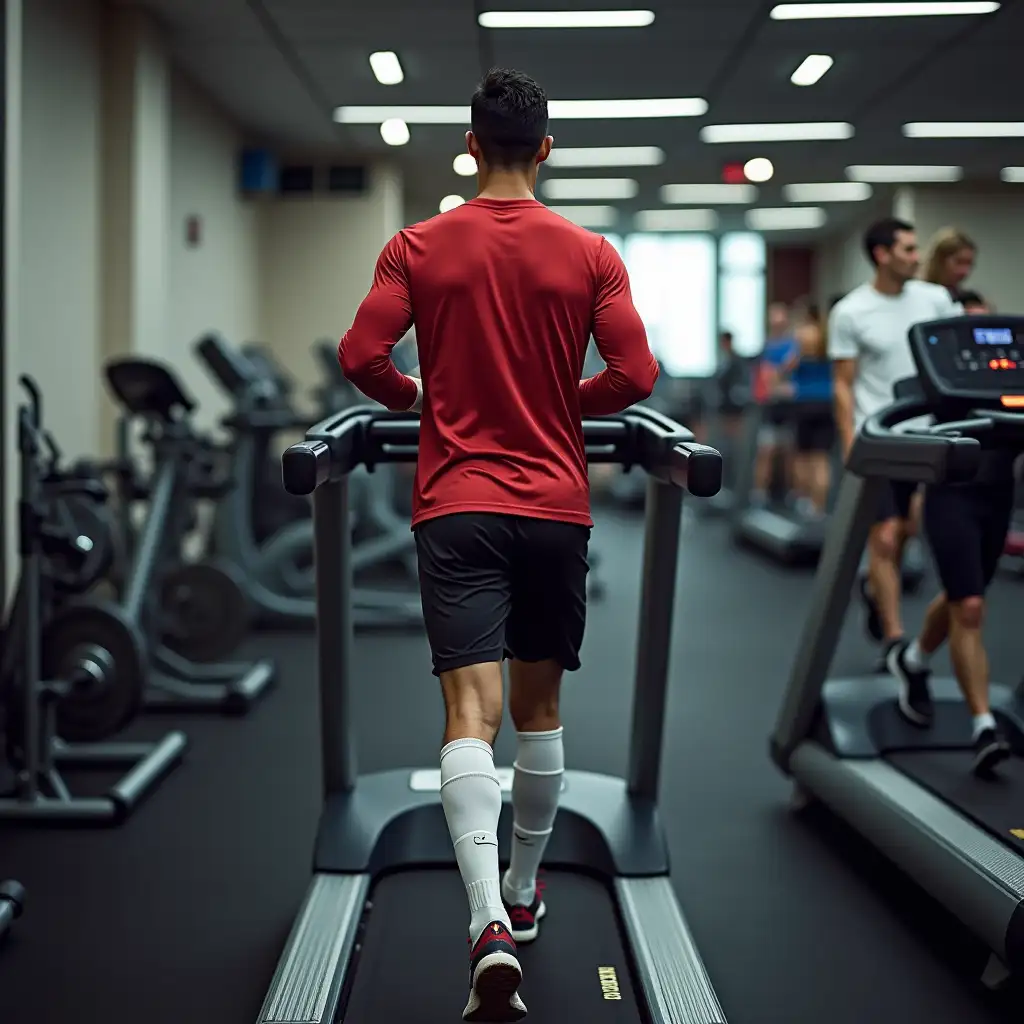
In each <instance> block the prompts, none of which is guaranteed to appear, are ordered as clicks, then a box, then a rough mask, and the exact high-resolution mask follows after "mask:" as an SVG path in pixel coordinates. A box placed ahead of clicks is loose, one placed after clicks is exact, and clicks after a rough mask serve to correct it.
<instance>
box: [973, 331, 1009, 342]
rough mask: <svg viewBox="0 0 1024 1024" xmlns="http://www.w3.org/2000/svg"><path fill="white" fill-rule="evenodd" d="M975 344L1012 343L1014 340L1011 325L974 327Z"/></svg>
mask: <svg viewBox="0 0 1024 1024" xmlns="http://www.w3.org/2000/svg"><path fill="white" fill-rule="evenodd" d="M973 333H974V344H975V345H1012V344H1013V342H1014V338H1013V328H1011V327H975V328H974V331H973Z"/></svg>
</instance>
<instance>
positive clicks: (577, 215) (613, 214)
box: [548, 206, 619, 228]
mask: <svg viewBox="0 0 1024 1024" xmlns="http://www.w3.org/2000/svg"><path fill="white" fill-rule="evenodd" d="M548 209H549V210H551V211H552V212H553V213H557V214H558V215H559V216H561V217H564V218H565V219H566V220H571V221H572V222H573V224H579V226H580V227H581V228H610V227H613V226H614V225H615V223H616V221H617V220H618V216H619V215H618V211H617V210H616V209H615V207H614V206H549V207H548Z"/></svg>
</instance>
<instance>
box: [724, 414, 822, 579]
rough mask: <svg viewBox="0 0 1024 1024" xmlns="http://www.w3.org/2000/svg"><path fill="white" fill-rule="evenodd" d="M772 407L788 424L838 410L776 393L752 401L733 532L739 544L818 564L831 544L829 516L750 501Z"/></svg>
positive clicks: (739, 458)
mask: <svg viewBox="0 0 1024 1024" xmlns="http://www.w3.org/2000/svg"><path fill="white" fill-rule="evenodd" d="M766 409H771V410H773V411H774V412H775V415H776V417H778V419H780V420H785V422H787V423H789V422H794V423H795V422H796V421H797V420H799V419H800V418H802V417H804V416H820V415H822V414H827V415H829V416H831V415H832V404H831V403H830V402H800V401H795V400H793V399H791V398H776V399H772V400H771V401H770V402H766V403H763V404H761V403H757V402H751V403H750V404H749V405H748V406H747V411H746V413H745V415H744V417H743V429H742V432H741V434H740V443H739V450H738V451H737V453H736V477H735V480H736V486H735V488H734V492H733V506H732V507H733V536H734V537H735V538H736V540H737V541H738V542H739V543H741V544H744V545H747V546H749V547H752V548H756V549H757V550H758V551H763V552H764V553H765V554H767V555H770V556H771V557H772V558H774V559H776V560H777V561H779V562H783V563H784V564H786V565H800V566H808V565H814V564H815V563H816V562H817V561H818V558H819V556H820V555H821V549H822V547H823V546H824V543H825V531H826V528H827V520H825V519H822V520H810V519H804V518H802V517H801V516H799V515H797V514H796V512H794V511H793V510H792V509H788V508H785V507H780V506H777V505H776V506H767V507H765V508H754V507H752V506H751V504H750V494H751V492H752V491H753V489H754V464H755V461H756V459H757V438H758V434H759V433H760V431H761V425H762V424H763V423H764V417H765V410H766Z"/></svg>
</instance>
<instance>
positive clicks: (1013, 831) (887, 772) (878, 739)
mask: <svg viewBox="0 0 1024 1024" xmlns="http://www.w3.org/2000/svg"><path fill="white" fill-rule="evenodd" d="M910 345H911V349H912V352H913V356H914V362H915V363H916V365H917V370H918V378H917V379H916V380H915V381H908V382H904V383H903V384H902V385H901V386H900V387H899V388H898V389H897V395H898V396H900V395H901V394H902V397H898V399H897V401H896V403H895V404H894V405H892V406H891V407H889V408H888V409H885V410H883V411H882V412H881V413H879V414H878V415H877V416H874V417H872V418H870V419H869V420H868V421H867V422H866V423H865V424H864V427H863V430H862V431H861V434H860V436H859V437H858V438H857V440H856V442H855V443H854V447H853V449H852V451H851V453H850V458H849V461H848V465H847V471H846V474H845V476H844V478H843V481H842V485H841V487H840V491H839V496H838V500H837V503H836V508H835V511H834V512H833V514H832V526H831V529H830V530H829V535H828V540H827V542H826V545H825V550H824V553H823V555H822V559H821V562H820V564H819V567H818V574H817V577H816V579H815V584H814V594H813V597H812V599H811V602H810V608H811V611H810V615H809V617H808V620H807V623H806V625H805V627H804V632H803V635H802V637H801V641H800V647H799V648H798V650H797V655H796V660H795V662H794V665H793V668H792V671H791V675H790V680H789V687H788V690H787V692H786V696H785V700H784V703H783V706H782V710H781V712H780V715H779V719H778V722H777V724H776V727H775V732H774V735H773V736H772V740H771V752H772V757H773V759H774V760H775V762H776V764H778V766H779V767H780V768H781V769H782V770H783V771H784V772H785V773H786V774H787V775H789V776H791V777H792V778H793V779H794V780H795V782H796V784H797V787H798V790H797V795H798V797H800V798H801V799H802V798H805V797H809V798H812V799H817V800H819V801H821V802H822V803H824V804H825V805H827V806H828V807H829V808H831V809H832V810H833V811H834V812H836V813H837V814H839V815H840V816H841V817H843V818H845V819H846V820H847V821H848V822H849V823H850V824H851V825H852V826H853V827H854V828H855V829H857V830H858V831H859V832H861V833H862V834H863V835H864V836H865V837H867V838H868V839H869V840H870V841H871V842H872V843H874V844H875V845H876V846H877V847H878V848H879V850H881V851H882V852H883V853H884V854H885V855H886V856H888V857H889V858H890V859H891V860H892V861H893V862H894V863H895V864H897V865H898V866H899V867H900V868H901V869H903V870H904V871H905V872H906V873H907V874H908V875H909V876H910V877H912V878H913V879H914V880H915V881H916V882H917V883H918V884H920V885H921V886H922V887H923V888H924V889H925V890H927V891H928V892H930V893H931V895H932V896H933V897H935V898H936V899H937V900H939V901H940V902H942V903H944V904H945V905H946V906H947V907H948V908H949V910H951V911H952V912H953V913H954V914H955V915H956V916H957V917H958V918H959V919H960V921H962V922H963V923H964V924H965V925H966V926H967V927H968V929H969V930H970V931H972V932H973V933H974V935H975V936H977V937H978V938H979V939H981V940H982V941H983V942H985V943H986V944H987V946H988V948H989V950H990V951H991V953H992V958H991V959H990V961H989V964H988V967H987V968H986V974H985V976H984V980H985V981H986V982H987V983H989V984H993V985H995V984H998V983H999V982H1001V981H1003V980H1005V979H1006V977H1007V976H1008V975H1009V974H1011V973H1013V974H1019V972H1020V971H1021V969H1022V968H1024V760H1022V756H1024V694H1022V692H1021V689H1020V688H1018V689H1017V690H1016V691H1014V690H1011V689H1009V688H1007V687H1003V686H996V685H993V686H992V688H991V701H992V710H993V713H994V714H995V715H996V717H997V718H998V719H999V720H1000V723H1001V724H1002V726H1003V727H1004V728H1005V730H1006V734H1007V737H1008V738H1009V739H1010V742H1011V744H1012V745H1013V748H1014V753H1015V754H1016V757H1014V758H1012V759H1011V760H1009V761H1007V762H1005V763H1004V764H1003V765H1000V767H999V768H998V769H997V775H996V778H995V779H991V780H982V779H977V778H975V777H974V776H973V775H971V774H970V764H971V754H970V738H971V725H970V715H969V712H968V710H967V707H966V705H965V704H964V703H963V701H962V700H961V698H960V694H959V689H958V687H957V685H956V682H955V680H952V679H941V678H937V677H934V676H933V678H932V691H933V695H934V698H935V710H936V714H935V723H934V725H933V726H932V728H931V729H927V730H922V729H917V728H914V727H912V726H910V725H907V724H906V723H904V721H903V719H902V718H901V717H900V715H899V714H898V712H897V711H896V707H895V694H896V690H895V686H894V683H893V681H892V680H891V679H890V678H885V677H878V676H866V677H864V678H840V679H831V680H828V681H826V675H827V673H828V670H829V663H830V662H831V660H832V655H833V653H834V651H835V649H836V646H837V644H838V641H839V636H840V632H841V629H842V625H843V617H844V613H845V611H846V607H847V604H848V602H849V600H850V592H851V590H852V589H853V583H854V579H855V577H856V574H857V565H858V562H859V560H860V554H861V550H862V549H863V546H864V543H865V540H866V538H867V534H868V530H869V528H870V526H871V522H872V518H873V515H872V513H873V512H874V509H875V508H876V507H877V504H878V501H879V499H880V497H881V494H882V491H883V488H884V487H886V486H888V481H889V480H906V481H918V482H920V483H924V484H933V483H939V482H942V481H950V482H960V481H965V480H970V479H973V478H974V476H975V474H976V473H977V471H978V467H979V465H980V462H981V447H980V444H979V440H978V438H979V437H982V436H985V437H986V438H988V439H989V440H990V441H991V442H992V443H993V444H999V445H1002V444H1004V443H1005V444H1006V445H1007V446H1008V447H1012V448H1014V449H1017V450H1021V449H1024V317H1008V316H999V317H996V316H985V317H980V316H976V317H960V318H957V319H950V320H941V321H935V322H932V323H925V324H918V325H917V326H915V327H914V328H913V329H912V330H911V331H910ZM934 413H940V416H939V417H938V418H939V419H943V420H950V419H951V418H955V419H956V420H957V422H945V423H940V424H936V425H933V426H928V427H918V426H916V425H914V424H912V422H911V421H914V420H916V419H918V418H919V417H921V416H927V415H928V414H934ZM901 425H903V431H902V432H900V430H899V429H898V428H900V426H901Z"/></svg>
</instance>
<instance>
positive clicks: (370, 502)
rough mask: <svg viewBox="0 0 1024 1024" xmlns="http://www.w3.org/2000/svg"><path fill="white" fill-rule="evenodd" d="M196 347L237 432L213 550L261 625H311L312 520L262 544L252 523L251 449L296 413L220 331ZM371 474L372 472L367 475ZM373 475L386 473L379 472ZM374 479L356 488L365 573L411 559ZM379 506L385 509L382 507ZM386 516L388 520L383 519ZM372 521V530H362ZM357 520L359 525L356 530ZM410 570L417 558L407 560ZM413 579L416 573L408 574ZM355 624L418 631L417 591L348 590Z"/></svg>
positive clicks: (407, 540)
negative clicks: (233, 571) (227, 402)
mask: <svg viewBox="0 0 1024 1024" xmlns="http://www.w3.org/2000/svg"><path fill="white" fill-rule="evenodd" d="M195 353H196V356H197V358H198V359H199V361H200V362H201V363H202V365H203V366H204V368H205V369H206V370H207V371H208V372H209V373H210V375H211V376H212V377H213V379H214V380H215V381H216V382H217V383H218V384H219V385H220V387H221V388H222V389H223V390H224V392H225V393H226V394H227V395H228V397H230V398H231V400H232V402H233V403H234V409H233V411H232V413H231V414H230V415H229V416H228V417H227V418H226V419H225V421H224V422H225V424H226V425H227V426H228V427H229V428H230V429H231V430H232V432H233V434H234V443H233V447H232V453H233V476H234V479H235V487H234V489H233V490H232V491H231V492H230V493H229V494H228V496H227V498H226V500H225V501H224V502H222V503H221V504H220V505H219V506H218V508H217V514H216V519H215V523H214V531H215V548H216V551H217V552H218V553H219V554H220V556H221V557H223V558H226V559H228V560H229V561H230V562H231V563H232V564H233V565H234V566H236V567H237V569H238V570H239V573H240V578H241V580H242V585H243V587H244V589H245V592H246V594H247V595H248V598H249V600H250V602H251V603H252V605H253V606H254V607H255V608H256V609H257V616H258V620H259V622H260V624H261V625H264V626H267V627H270V628H273V627H275V626H276V627H278V628H282V627H283V628H303V629H312V628H313V626H314V625H315V618H316V605H315V602H314V599H313V596H312V593H313V577H312V573H311V571H310V570H311V566H312V563H313V526H312V521H311V520H310V519H308V518H307V519H306V520H305V521H299V522H293V523H290V524H289V525H287V526H285V527H284V528H283V529H281V530H279V531H278V532H277V533H276V534H275V535H274V536H273V537H271V538H269V539H268V540H267V541H266V542H265V543H263V544H262V545H257V544H256V543H255V541H254V539H253V533H252V528H251V524H250V513H249V510H250V508H251V498H250V495H251V493H252V488H253V482H252V481H253V474H254V472H255V471H256V465H255V463H256V457H257V455H256V453H257V452H258V451H259V450H260V449H261V448H264V446H265V445H266V446H269V443H270V441H269V440H266V439H262V440H261V439H260V437H261V435H269V436H270V437H271V438H272V437H273V436H274V435H277V434H280V433H281V431H282V430H286V429H294V427H295V426H296V422H295V414H294V413H293V412H292V411H290V410H289V409H287V408H284V407H283V406H282V405H281V404H280V402H279V401H278V400H277V392H276V389H275V388H274V386H273V383H272V382H271V381H268V380H267V379H266V378H264V377H263V376H262V375H261V374H259V373H258V372H257V370H256V367H255V366H254V365H253V364H252V363H251V362H250V361H249V360H247V359H246V358H245V357H244V356H242V355H241V353H240V352H238V350H237V349H235V348H234V347H232V346H231V345H230V344H228V342H227V341H226V340H225V339H224V338H222V337H220V336H219V335H215V334H209V335H206V336H205V337H203V338H200V339H199V341H198V342H196V345H195ZM372 475H373V474H370V476H372ZM377 479H378V480H383V479H385V477H384V475H383V474H381V475H380V476H379V477H378V478H377ZM376 487H377V481H372V482H371V485H370V486H367V487H364V488H363V489H362V491H361V495H362V499H361V501H360V504H359V507H358V513H359V514H358V515H357V516H356V522H357V526H356V530H357V532H356V534H355V537H354V540H353V559H354V563H355V566H356V571H357V572H360V573H363V572H367V571H369V570H372V569H375V568H377V567H378V566H380V565H381V564H382V563H385V562H388V561H393V560H397V559H403V558H404V559H408V557H409V556H410V555H414V554H415V544H414V539H413V536H412V532H411V531H410V529H409V524H408V522H407V521H403V520H401V519H399V518H398V516H397V514H395V513H394V512H392V511H391V510H390V508H389V507H388V506H387V504H386V502H384V501H383V497H382V495H381V493H380V491H379V490H378V489H376ZM382 506H383V507H382ZM385 519H387V522H384V520H385ZM370 523H372V524H373V526H374V530H373V531H372V532H370V535H369V536H367V533H368V532H369V531H367V530H366V527H367V525H368V524H370ZM360 526H361V527H362V529H360ZM410 569H411V571H412V573H414V572H415V564H413V565H412V566H411V567H410V566H408V565H407V566H406V570H407V572H409V571H410ZM412 579H413V580H414V579H415V576H414V575H413V576H412ZM353 605H354V608H355V615H356V625H357V626H358V627H359V628H360V629H389V628H390V629H409V628H412V629H419V628H422V626H423V613H422V610H421V609H420V601H419V593H418V590H413V591H412V592H410V591H409V590H408V589H407V590H401V589H395V590H389V589H386V588H383V587H381V588H370V587H368V586H363V585H360V586H358V587H357V588H356V590H355V591H354V593H353Z"/></svg>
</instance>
